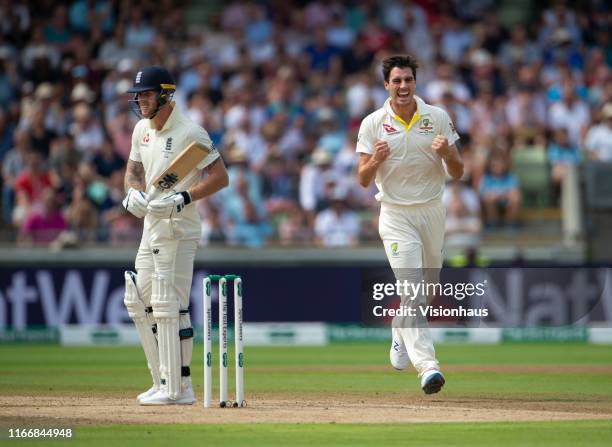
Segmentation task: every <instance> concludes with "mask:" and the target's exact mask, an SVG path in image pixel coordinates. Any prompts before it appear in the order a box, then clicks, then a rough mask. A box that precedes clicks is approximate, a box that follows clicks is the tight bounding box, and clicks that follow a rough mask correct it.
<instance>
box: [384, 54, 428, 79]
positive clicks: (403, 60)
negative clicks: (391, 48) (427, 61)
mask: <svg viewBox="0 0 612 447" xmlns="http://www.w3.org/2000/svg"><path fill="white" fill-rule="evenodd" d="M395 67H397V68H407V67H409V68H411V69H412V76H414V79H416V71H417V68H419V64H418V62H417V61H416V59H415V58H414V57H412V56H410V55H408V54H407V55H405V56H391V57H388V58H387V59H385V60H384V61H383V65H382V73H383V78H385V81H387V82H389V73H391V70H392V69H393V68H395Z"/></svg>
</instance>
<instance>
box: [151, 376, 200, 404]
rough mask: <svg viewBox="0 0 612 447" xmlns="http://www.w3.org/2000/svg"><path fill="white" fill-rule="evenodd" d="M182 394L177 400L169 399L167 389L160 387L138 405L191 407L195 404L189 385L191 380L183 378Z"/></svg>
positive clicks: (191, 388)
mask: <svg viewBox="0 0 612 447" xmlns="http://www.w3.org/2000/svg"><path fill="white" fill-rule="evenodd" d="M181 389H182V390H183V392H182V393H181V395H180V396H179V398H178V399H170V397H169V396H168V388H167V387H165V386H162V387H161V388H160V389H159V390H158V391H157V392H156V393H155V394H153V395H152V396H150V397H148V398H144V399H141V400H140V405H192V404H194V403H195V401H196V398H195V393H194V392H193V386H192V385H191V378H189V377H183V383H182V385H181Z"/></svg>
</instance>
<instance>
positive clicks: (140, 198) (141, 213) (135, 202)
mask: <svg viewBox="0 0 612 447" xmlns="http://www.w3.org/2000/svg"><path fill="white" fill-rule="evenodd" d="M148 204H149V197H148V196H147V194H146V193H144V192H142V191H138V190H137V189H134V188H130V189H129V191H128V192H127V194H126V196H125V199H123V207H124V208H125V209H126V210H128V211H129V212H130V213H132V214H133V215H134V216H136V217H138V218H139V219H142V218H143V217H145V214H147V205H148Z"/></svg>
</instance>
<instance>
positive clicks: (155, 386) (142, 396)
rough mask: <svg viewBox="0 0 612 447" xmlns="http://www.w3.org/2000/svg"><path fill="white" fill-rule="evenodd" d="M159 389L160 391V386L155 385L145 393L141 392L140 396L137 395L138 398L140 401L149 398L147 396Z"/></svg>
mask: <svg viewBox="0 0 612 447" xmlns="http://www.w3.org/2000/svg"><path fill="white" fill-rule="evenodd" d="M158 391H159V387H158V386H157V385H153V386H152V387H151V388H149V389H148V390H147V391H145V392H144V393H140V394H139V395H138V397H136V399H138V402H140V401H141V400H142V399H147V398H149V397H151V396H153V395H154V394H155V393H157V392H158Z"/></svg>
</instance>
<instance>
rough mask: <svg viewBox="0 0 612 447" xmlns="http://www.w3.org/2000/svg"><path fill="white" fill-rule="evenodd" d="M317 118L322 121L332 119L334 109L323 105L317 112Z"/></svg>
mask: <svg viewBox="0 0 612 447" xmlns="http://www.w3.org/2000/svg"><path fill="white" fill-rule="evenodd" d="M317 119H318V120H319V121H320V122H323V121H332V120H333V119H334V111H333V110H332V109H330V108H329V107H323V108H322V109H320V110H319V112H318V113H317Z"/></svg>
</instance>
